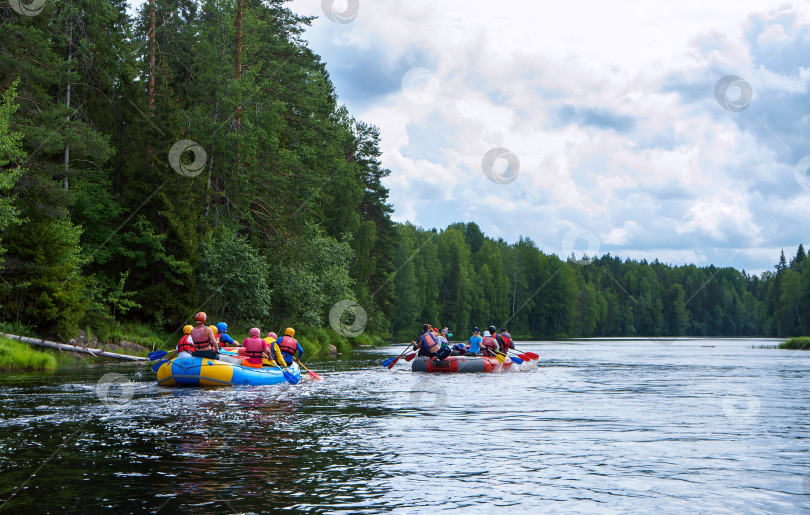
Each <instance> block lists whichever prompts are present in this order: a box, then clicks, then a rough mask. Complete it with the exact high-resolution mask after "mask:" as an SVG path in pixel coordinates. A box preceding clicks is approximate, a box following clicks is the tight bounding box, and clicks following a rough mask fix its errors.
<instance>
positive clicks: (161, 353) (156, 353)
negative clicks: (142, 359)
mask: <svg viewBox="0 0 810 515" xmlns="http://www.w3.org/2000/svg"><path fill="white" fill-rule="evenodd" d="M166 354H168V352H166V351H165V350H156V351H154V352H150V353H149V361H155V360H156V359H160V358H162V357H163V356H165V355H166Z"/></svg>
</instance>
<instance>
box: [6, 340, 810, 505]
mask: <svg viewBox="0 0 810 515" xmlns="http://www.w3.org/2000/svg"><path fill="white" fill-rule="evenodd" d="M775 343H776V342H775V341H773V340H750V339H747V340H706V339H703V340H675V341H672V342H658V341H650V340H642V339H637V340H625V341H612V340H588V341H579V342H535V343H521V344H520V345H519V347H520V348H522V349H524V350H531V351H534V352H536V353H538V354H540V356H541V358H540V362H539V364H538V366H537V368H536V369H535V370H532V371H528V372H508V373H500V374H459V375H453V374H449V375H435V374H418V373H413V372H411V371H410V363H407V362H405V360H404V359H402V360H400V361H399V362H398V363H397V364H396V365H395V366H394V368H393V369H392V370H387V369H385V368H383V367H382V366H380V361H381V360H382V359H385V358H386V357H391V356H394V355H397V354H399V352H400V351H401V348H402V347H401V346H395V347H390V348H383V349H374V350H363V351H358V352H356V353H354V354H353V355H352V356H351V357H350V358H347V359H343V360H335V361H330V362H322V363H312V365H313V368H314V369H315V370H316V371H318V372H320V373H321V375H322V376H323V377H324V381H321V382H306V383H305V382H302V383H301V384H299V385H297V386H291V385H283V386H267V387H236V388H230V387H228V388H213V389H180V388H161V387H158V386H156V384H155V380H154V374H153V373H152V372H151V370H150V369H149V367H148V366H144V365H138V366H131V365H129V366H122V365H115V364H112V365H104V366H99V367H89V368H82V369H75V370H60V371H58V372H56V373H52V374H41V373H5V374H4V375H3V376H2V377H0V385H1V386H2V388H0V399H2V400H1V401H0V421H2V425H1V426H0V478H2V482H0V503H3V504H1V505H0V511H2V510H6V511H7V512H10V513H11V512H13V513H21V512H25V513H35V512H45V511H50V512H54V513H59V512H66V511H67V512H80V513H89V512H102V511H106V512H114V513H122V512H136V513H141V512H146V513H149V512H151V513H177V512H192V513H212V512H214V513H230V512H233V513H244V512H255V513H262V512H275V511H280V510H283V509H287V510H291V511H306V512H312V513H325V512H331V513H377V512H384V511H399V512H410V513H417V512H426V511H437V510H452V511H457V512H461V513H468V512H473V513H474V512H479V513H493V512H510V513H521V512H533V513H534V512H538V511H543V512H561V513H580V512H581V513H593V512H599V513H627V512H636V513H678V514H683V513H694V512H712V513H743V512H745V513H775V512H778V513H797V512H802V511H807V510H810V452H808V451H810V449H808V445H810V417H808V415H810V411H808V407H809V406H810V381H808V378H809V377H810V352H803V351H787V350H774V349H760V348H758V347H759V346H760V345H774V344H775ZM111 374H112V375H111ZM115 374H118V375H115ZM109 381H113V382H112V383H110V382H109Z"/></svg>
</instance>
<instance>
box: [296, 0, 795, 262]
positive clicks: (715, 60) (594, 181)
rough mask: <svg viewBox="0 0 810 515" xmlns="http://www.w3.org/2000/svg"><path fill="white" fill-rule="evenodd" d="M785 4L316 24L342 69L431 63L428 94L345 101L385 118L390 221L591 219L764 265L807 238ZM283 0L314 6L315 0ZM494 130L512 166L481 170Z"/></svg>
mask: <svg viewBox="0 0 810 515" xmlns="http://www.w3.org/2000/svg"><path fill="white" fill-rule="evenodd" d="M780 4H781V0H740V1H730V0H729V1H716V2H705V1H703V0H700V1H698V0H687V1H684V2H677V3H669V4H666V3H663V4H662V3H660V2H637V1H633V0H617V1H615V2H596V1H587V2H567V3H566V2H557V3H551V4H549V3H547V2H545V3H535V4H531V3H526V2H522V1H520V2H518V1H517V0H509V1H503V2H499V3H498V4H492V3H491V2H484V1H483V0H468V1H461V0H443V1H442V2H435V1H431V2H428V1H421V0H415V1H410V2H370V1H367V0H361V7H360V14H359V16H358V17H357V19H356V20H355V21H354V22H352V23H350V24H346V25H338V24H334V23H332V22H330V21H329V20H327V19H325V18H324V17H321V18H320V19H319V20H317V21H316V22H315V24H314V27H313V28H312V29H311V30H310V31H309V32H308V33H307V37H310V38H311V40H312V41H313V46H314V47H315V48H314V49H315V51H316V52H318V53H320V54H321V55H323V56H324V58H325V60H326V61H327V69H330V70H331V69H333V67H334V66H336V65H338V64H339V63H341V62H343V61H342V60H351V59H353V58H354V57H356V56H359V55H363V54H364V53H365V52H368V49H369V48H373V49H374V51H375V54H379V55H381V56H385V58H386V59H387V60H388V61H389V62H388V63H378V64H379V66H380V73H388V70H391V69H394V68H392V63H398V62H400V61H402V62H403V63H405V65H404V66H403V67H402V70H401V75H400V76H395V77H393V78H392V80H391V82H393V83H396V84H400V83H401V81H402V78H403V76H404V75H405V73H406V72H407V71H408V70H410V69H414V68H423V69H425V70H427V71H428V72H430V73H431V74H432V76H430V79H431V81H433V82H431V83H430V88H431V89H430V100H429V101H423V100H424V98H421V99H419V98H417V100H419V101H414V95H413V92H412V91H410V92H409V91H408V89H407V87H406V88H405V90H399V91H386V92H380V94H379V95H378V96H376V97H374V98H373V100H371V101H369V102H368V104H363V105H359V104H358V106H354V105H353V104H352V102H349V107H350V109H351V110H352V112H353V114H355V115H356V116H358V117H360V118H362V119H363V120H365V121H367V122H370V123H373V124H375V125H378V126H379V127H380V128H381V134H382V150H383V152H384V154H383V162H384V164H385V165H386V166H387V167H389V168H391V170H392V175H391V177H390V178H389V179H388V181H387V182H386V184H387V185H388V186H389V187H390V189H391V201H392V203H393V204H394V207H395V209H396V215H395V219H397V220H410V221H413V222H415V223H416V224H418V225H423V226H436V227H443V226H445V225H446V224H447V223H450V222H453V221H456V220H458V219H459V217H462V219H465V220H467V221H476V222H478V223H479V225H481V226H482V228H483V229H484V230H485V231H486V232H487V233H488V234H490V235H492V236H495V237H504V238H506V239H508V240H515V239H517V237H518V236H519V235H524V236H529V237H531V238H532V239H534V240H535V241H536V242H538V244H539V245H540V246H541V248H544V249H546V250H548V251H557V250H558V249H559V248H561V239H562V237H563V235H564V234H565V233H566V231H567V230H569V229H571V228H573V227H583V228H586V229H588V230H591V231H593V232H594V233H595V234H597V235H598V236H599V238H600V239H601V243H602V246H601V251H602V252H606V251H610V252H611V253H613V254H619V255H622V256H629V257H634V258H641V257H643V258H646V259H654V258H655V257H659V258H660V259H661V260H662V261H666V260H672V262H675V263H678V262H688V261H694V262H697V263H699V264H707V263H708V261H707V260H718V259H719V260H720V261H723V260H725V259H727V258H729V257H730V258H731V259H732V262H731V263H730V264H731V265H734V266H739V267H745V268H747V269H749V270H750V269H757V268H758V269H767V268H768V267H767V266H761V265H759V261H758V260H761V259H768V260H769V262H771V261H775V259H776V258H777V257H778V253H777V254H776V255H767V252H770V250H772V249H773V248H776V247H779V246H783V245H784V246H786V247H788V248H791V247H792V248H795V246H796V245H798V243H799V242H800V241H801V239H802V238H803V237H806V234H803V233H802V232H801V229H800V227H801V226H802V223H801V221H799V220H796V219H795V217H802V216H804V217H805V218H804V219H803V220H806V215H807V209H806V208H804V207H803V206H805V205H808V204H810V203H808V202H807V198H803V199H801V200H799V199H798V198H797V197H796V195H797V194H800V193H803V192H801V191H797V190H798V188H796V187H795V180H793V179H792V175H791V174H792V168H790V167H789V166H788V165H787V163H788V162H789V161H790V160H791V159H793V161H794V163H795V161H796V158H795V157H793V156H792V155H791V153H795V152H800V151H801V150H800V149H798V148H794V147H795V146H796V145H797V143H796V142H797V141H799V142H801V141H802V139H801V138H799V136H797V135H796V134H795V133H796V132H798V131H796V124H798V123H799V122H801V126H802V127H805V128H806V125H807V124H808V122H807V118H806V113H804V112H802V111H801V109H799V108H797V109H793V110H791V109H790V108H789V107H785V106H784V105H782V104H779V102H783V103H784V102H793V103H794V104H795V105H796V106H801V105H804V107H805V108H806V105H807V100H808V99H807V94H808V88H810V70H809V69H808V68H807V67H804V66H803V65H804V63H805V62H806V61H805V60H804V57H806V54H803V53H802V52H801V51H799V50H801V49H802V48H804V47H801V46H798V47H796V48H798V49H799V50H795V49H794V46H795V45H802V44H806V43H802V42H801V41H802V38H805V37H806V34H807V33H808V32H807V26H808V21H807V19H806V18H802V17H801V16H800V15H799V14H798V13H797V11H795V10H794V9H792V8H790V7H789V6H788V7H782V6H780ZM291 5H292V8H293V9H294V10H297V11H299V12H302V13H304V14H314V15H319V14H320V12H319V11H320V1H316V0H296V1H294V2H292V4H291ZM785 20H792V22H790V23H788V22H786V21H785ZM794 44H795V45H794ZM790 59H793V61H790ZM776 63H778V64H779V66H778V67H774V68H771V67H770V65H774V66H776ZM791 63H793V65H792V66H791ZM788 70H789V71H788ZM727 74H736V75H739V76H741V77H744V78H745V79H746V80H748V81H749V82H750V83H751V84H752V85H753V86H754V92H755V96H754V99H753V101H752V104H751V107H750V109H749V110H747V111H744V112H741V113H732V112H727V111H724V110H723V109H722V108H721V107H720V106H719V105H718V103H717V102H716V101H715V98H714V86H715V84H716V83H717V81H718V80H719V79H720V78H721V77H722V76H724V75H727ZM333 78H334V80H335V82H336V84H337V91H338V93H339V94H340V95H342V96H345V97H352V94H351V93H352V92H351V91H348V89H343V90H342V89H341V88H342V87H343V86H342V85H351V86H350V87H355V88H356V87H357V85H356V84H355V83H353V82H351V81H346V82H342V80H343V79H345V77H341V76H340V75H339V74H333ZM350 87H349V86H347V88H350ZM372 93H373V92H372ZM367 98H369V97H368V95H366V96H365V97H364V99H367ZM769 102H771V103H772V104H768V103H769ZM802 102H804V103H803V104H802ZM765 105H767V106H768V107H769V109H768V110H766V111H757V106H765ZM771 105H776V106H779V107H780V108H782V109H785V110H786V114H784V115H782V114H779V113H777V114H774V113H775V111H774V110H772V109H770V106H771ZM805 110H806V109H805ZM769 112H770V113H771V114H770V115H769V114H768V113H769ZM792 114H795V117H796V120H795V121H792V120H790V116H791V115H792ZM777 115H778V116H777ZM779 116H781V118H779ZM785 116H787V119H785ZM802 116H805V118H801V117H802ZM780 120H786V123H785V124H784V125H782V124H780V123H779V122H780ZM437 121H438V122H440V126H439V127H437ZM787 122H791V123H793V124H794V125H792V126H791V125H789V123H787ZM803 140H804V141H806V136H805V137H804V138H803ZM496 146H498V147H504V148H507V149H509V150H510V151H512V152H513V153H515V154H516V155H517V156H518V157H519V159H520V173H519V175H518V177H517V179H516V181H515V182H514V183H512V184H509V185H497V184H494V183H492V182H490V181H488V180H486V178H485V177H484V175H483V173H482V171H481V158H482V156H483V155H484V153H485V152H487V151H488V150H489V149H491V148H493V147H496ZM807 154H810V148H805V149H804V151H801V155H807ZM788 175H790V177H788ZM789 180H790V181H793V184H794V186H793V187H791V188H789V187H788V182H787V181H789ZM425 191H431V192H435V191H438V192H440V199H441V209H434V208H433V206H429V207H428V208H426V207H425V206H424V203H420V202H419V201H418V200H417V199H419V198H420V197H421V196H422V195H423V194H424V192H425ZM773 202H783V203H784V205H785V206H786V208H785V209H783V210H781V211H780V212H778V213H777V214H776V215H773V213H772V211H769V210H768V209H766V207H765V206H764V205H763V204H764V203H773ZM496 206H500V208H498V207H496ZM803 220H802V221H803ZM774 224H775V226H776V229H775V230H771V227H772V226H773V225H774ZM765 226H768V229H767V230H762V228H763V227H765ZM731 248H734V249H737V250H736V251H734V252H730V251H728V250H727V249H731ZM757 249H762V252H759V251H757ZM743 250H745V251H743ZM755 260H756V264H754V265H753V266H752V263H754V261H755ZM713 262H714V261H713ZM715 264H720V263H717V262H716V263H715Z"/></svg>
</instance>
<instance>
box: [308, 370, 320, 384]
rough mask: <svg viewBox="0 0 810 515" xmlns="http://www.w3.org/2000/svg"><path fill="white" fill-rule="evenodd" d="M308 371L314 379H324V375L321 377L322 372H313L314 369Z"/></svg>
mask: <svg viewBox="0 0 810 515" xmlns="http://www.w3.org/2000/svg"><path fill="white" fill-rule="evenodd" d="M308 372H309V377H311V378H312V379H314V380H316V381H323V377H321V374H318V373H316V372H313V371H312V370H308Z"/></svg>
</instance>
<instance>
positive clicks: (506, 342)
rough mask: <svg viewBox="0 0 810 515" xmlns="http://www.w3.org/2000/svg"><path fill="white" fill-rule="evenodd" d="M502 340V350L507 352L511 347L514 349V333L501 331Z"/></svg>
mask: <svg viewBox="0 0 810 515" xmlns="http://www.w3.org/2000/svg"><path fill="white" fill-rule="evenodd" d="M500 338H501V341H503V345H501V350H502V351H504V352H506V351H507V350H509V349H514V348H515V345H514V344H513V343H512V335H510V334H509V333H501V334H500Z"/></svg>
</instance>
